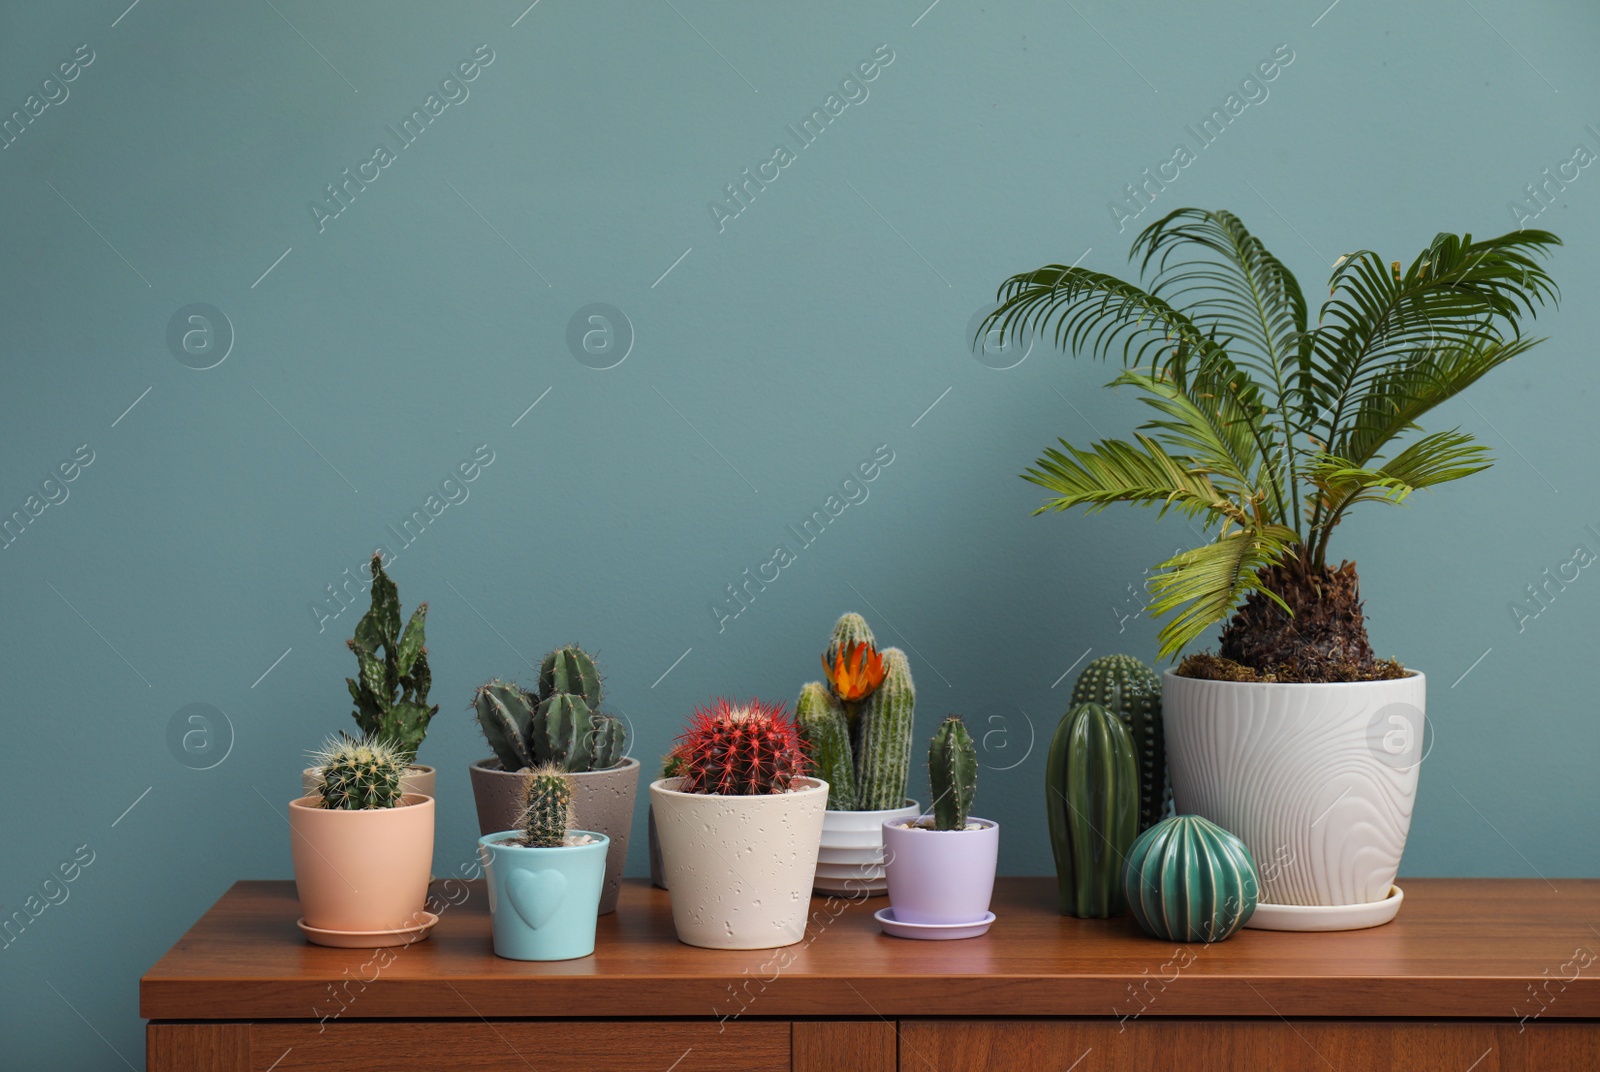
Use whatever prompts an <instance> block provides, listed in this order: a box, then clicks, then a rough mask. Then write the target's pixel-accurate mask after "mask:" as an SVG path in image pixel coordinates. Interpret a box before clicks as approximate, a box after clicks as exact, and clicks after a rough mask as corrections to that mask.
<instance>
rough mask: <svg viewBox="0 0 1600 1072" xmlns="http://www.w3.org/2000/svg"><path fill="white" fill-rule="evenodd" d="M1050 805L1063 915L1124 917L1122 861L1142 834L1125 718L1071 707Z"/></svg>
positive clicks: (1049, 771) (1060, 738) (1048, 768)
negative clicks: (1122, 915) (1139, 834)
mask: <svg viewBox="0 0 1600 1072" xmlns="http://www.w3.org/2000/svg"><path fill="white" fill-rule="evenodd" d="M1045 805H1046V810H1047V814H1048V816H1049V820H1050V848H1051V850H1052V851H1053V852H1054V854H1055V861H1056V882H1057V884H1058V890H1059V894H1060V899H1061V914H1062V915H1064V916H1078V917H1080V918H1084V919H1104V918H1106V917H1107V916H1114V915H1117V914H1119V913H1120V912H1121V911H1122V910H1123V908H1124V907H1125V904H1124V900H1123V895H1122V861H1123V857H1124V856H1125V855H1126V854H1127V851H1128V847H1129V846H1130V845H1132V844H1133V839H1134V838H1135V837H1137V836H1138V833H1139V766H1138V758H1137V752H1136V749H1135V748H1134V744H1133V735H1132V734H1131V733H1129V732H1128V727H1127V726H1125V725H1124V724H1123V722H1122V720H1121V719H1120V718H1118V717H1117V716H1116V715H1115V714H1113V713H1112V712H1111V711H1108V710H1106V708H1104V707H1102V706H1100V705H1099V704H1094V703H1084V704H1077V705H1075V706H1073V707H1071V708H1069V709H1068V711H1067V713H1066V715H1065V716H1063V717H1062V719H1061V724H1060V725H1059V726H1057V727H1056V732H1055V736H1054V737H1052V738H1051V740H1050V751H1049V753H1048V755H1047V756H1046V758H1045Z"/></svg>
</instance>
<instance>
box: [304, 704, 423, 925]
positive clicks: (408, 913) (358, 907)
mask: <svg viewBox="0 0 1600 1072" xmlns="http://www.w3.org/2000/svg"><path fill="white" fill-rule="evenodd" d="M312 758H313V760H314V761H315V765H314V766H313V768H312V769H313V770H314V771H315V772H316V776H317V788H316V792H314V793H312V794H311V795H308V796H305V797H301V798H300V799H298V800H293V801H290V802H289V832H290V849H291V855H292V857H293V860H294V881H295V888H296V889H297V890H298V891H299V894H300V911H301V913H302V916H301V919H300V930H301V931H302V932H303V933H304V934H305V936H306V938H307V939H309V940H310V941H312V942H314V943H316V944H317V945H332V946H345V947H352V948H377V947H380V946H386V945H397V944H400V943H401V942H410V941H416V940H417V939H419V938H421V937H423V936H425V935H426V934H427V932H428V930H429V929H431V928H432V926H433V925H434V923H436V922H438V917H436V916H434V915H433V914H432V913H430V912H427V911H425V910H424V909H423V904H424V902H425V900H426V899H427V895H428V868H429V866H430V865H431V864H432V863H433V798H432V797H429V796H423V795H421V794H417V793H406V792H404V791H403V787H402V784H401V783H402V781H403V779H404V776H405V773H406V752H405V750H404V749H403V748H401V747H400V746H398V745H395V744H392V743H390V742H388V741H385V740H383V739H382V738H377V737H362V738H360V739H357V738H353V737H350V736H348V735H342V736H341V737H337V738H330V739H329V740H328V742H327V743H326V744H325V745H324V746H323V748H322V750H321V751H319V752H316V753H313V755H312Z"/></svg>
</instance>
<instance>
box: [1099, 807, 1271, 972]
mask: <svg viewBox="0 0 1600 1072" xmlns="http://www.w3.org/2000/svg"><path fill="white" fill-rule="evenodd" d="M1122 888H1123V893H1124V895H1125V896H1126V897H1127V900H1128V910H1129V911H1130V912H1132V913H1133V917H1134V919H1136V920H1138V922H1139V926H1140V927H1141V928H1143V930H1144V932H1145V933H1146V934H1148V935H1150V936H1151V937H1153V938H1161V939H1164V940H1166V941H1169V942H1220V941H1222V940H1223V939H1224V938H1228V937H1231V936H1232V935H1233V934H1234V932H1235V931H1237V930H1238V929H1239V928H1240V927H1242V926H1244V925H1245V923H1246V922H1247V921H1248V920H1249V919H1250V916H1251V915H1252V914H1253V913H1254V912H1255V910H1256V901H1257V900H1258V899H1259V897H1260V895H1261V880H1260V878H1259V876H1258V875H1257V874H1256V864H1255V860H1254V859H1253V858H1252V857H1251V855H1250V850H1249V849H1247V848H1245V845H1244V842H1243V841H1240V840H1239V839H1238V838H1236V837H1234V836H1233V835H1232V834H1230V833H1228V832H1227V831H1226V830H1224V829H1222V827H1220V826H1218V825H1217V824H1216V823H1213V822H1211V821H1209V820H1207V819H1202V818H1201V817H1200V816H1198V815H1177V816H1174V817H1172V818H1170V819H1163V820H1161V821H1160V822H1159V823H1157V824H1156V825H1154V826H1152V827H1151V828H1150V829H1149V830H1146V831H1145V832H1144V833H1143V834H1140V835H1139V838H1138V840H1137V841H1135V842H1134V843H1133V847H1132V848H1130V849H1129V850H1128V858H1127V863H1126V865H1125V866H1124V867H1123V871H1122Z"/></svg>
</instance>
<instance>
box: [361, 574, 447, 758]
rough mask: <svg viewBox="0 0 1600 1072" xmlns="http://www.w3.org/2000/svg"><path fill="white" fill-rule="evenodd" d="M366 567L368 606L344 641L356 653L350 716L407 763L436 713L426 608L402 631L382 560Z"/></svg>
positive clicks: (414, 614)
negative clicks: (389, 744) (356, 672)
mask: <svg viewBox="0 0 1600 1072" xmlns="http://www.w3.org/2000/svg"><path fill="white" fill-rule="evenodd" d="M369 568H370V570H371V572H372V605H371V607H370V608H368V610H367V613H366V614H364V615H362V616H361V620H360V621H359V622H357V623H356V635H355V636H353V637H351V638H350V639H349V640H346V641H345V646H346V647H347V648H349V649H350V650H351V651H353V652H355V656H356V663H357V665H358V666H359V668H360V676H359V678H348V677H347V678H345V679H344V683H345V685H346V686H348V687H349V689H350V698H351V699H352V700H354V701H355V704H356V709H355V711H354V712H353V714H354V716H355V720H356V725H357V726H359V727H360V728H361V732H362V733H363V734H365V735H367V736H368V737H382V738H384V739H385V740H388V741H390V742H392V743H393V744H394V745H395V747H397V748H399V749H400V751H401V752H402V753H403V754H404V756H405V761H406V763H407V764H410V763H411V762H412V761H413V760H414V759H415V758H416V755H417V748H418V747H420V746H421V744H422V739H423V737H425V736H427V733H428V721H429V720H430V719H432V718H433V716H434V715H436V714H438V713H439V705H438V704H434V705H433V706H432V707H430V706H428V687H429V685H430V684H431V683H432V681H433V675H432V673H431V672H430V671H429V669H428V649H427V648H426V647H425V646H424V643H425V641H424V639H423V623H424V621H425V620H426V619H427V617H428V605H427V604H426V603H419V604H417V609H416V610H415V611H413V612H412V614H411V620H410V621H408V622H407V623H406V627H405V630H404V631H403V632H402V631H401V629H400V592H399V590H398V589H397V588H396V587H395V583H394V582H393V581H391V580H390V579H389V575H388V574H387V573H385V572H384V571H383V556H382V555H381V554H375V555H373V556H372V562H371V563H370V565H369ZM380 649H381V653H380Z"/></svg>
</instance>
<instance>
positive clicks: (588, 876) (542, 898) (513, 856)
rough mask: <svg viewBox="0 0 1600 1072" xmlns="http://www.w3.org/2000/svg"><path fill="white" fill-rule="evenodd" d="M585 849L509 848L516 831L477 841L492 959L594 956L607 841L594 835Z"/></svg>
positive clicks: (485, 836)
mask: <svg viewBox="0 0 1600 1072" xmlns="http://www.w3.org/2000/svg"><path fill="white" fill-rule="evenodd" d="M572 832H573V833H574V834H588V835H589V836H590V837H592V838H594V841H593V842H592V843H590V844H588V845H562V846H559V847H557V848H549V849H532V848H527V847H526V846H523V845H513V844H508V843H507V840H508V839H510V838H515V837H518V836H520V835H521V831H519V830H502V831H500V832H499V833H496V834H485V835H484V836H483V837H481V838H479V839H478V852H479V853H480V854H481V855H482V857H483V867H484V873H485V877H486V878H487V879H488V886H489V916H490V918H491V920H492V921H493V927H494V951H495V955H496V956H501V957H505V958H506V959H508V960H573V959H576V958H577V957H586V956H588V955H589V954H591V953H593V952H594V930H595V922H596V917H597V916H598V910H599V907H600V889H601V886H602V885H603V884H604V882H605V875H606V849H607V847H608V844H609V842H610V839H609V838H607V837H606V836H605V835H604V834H597V833H595V832H594V831H593V830H574V831H572Z"/></svg>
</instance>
